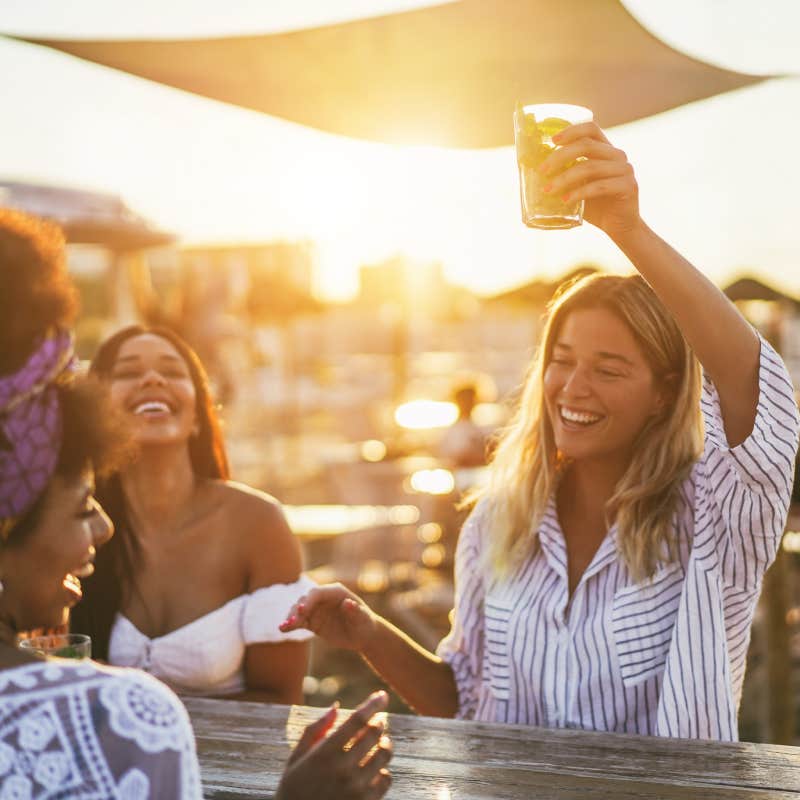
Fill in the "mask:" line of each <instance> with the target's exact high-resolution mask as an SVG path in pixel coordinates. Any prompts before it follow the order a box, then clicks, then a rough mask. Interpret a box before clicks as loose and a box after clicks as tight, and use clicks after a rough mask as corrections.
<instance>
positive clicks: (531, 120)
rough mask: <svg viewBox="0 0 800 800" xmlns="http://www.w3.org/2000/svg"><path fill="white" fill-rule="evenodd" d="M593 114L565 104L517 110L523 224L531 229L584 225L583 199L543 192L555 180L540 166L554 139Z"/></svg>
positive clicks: (520, 107)
mask: <svg viewBox="0 0 800 800" xmlns="http://www.w3.org/2000/svg"><path fill="white" fill-rule="evenodd" d="M591 120H592V112H591V111H590V110H589V109H588V108H584V107H583V106H572V105H567V104H565V103H538V104H534V105H528V106H522V105H520V104H517V108H516V110H515V111H514V141H515V143H516V147H517V165H518V166H519V196H520V203H521V205H522V221H523V222H524V223H525V224H526V225H527V226H528V227H529V228H574V227H575V226H576V225H580V224H581V223H582V222H583V200H572V201H570V200H567V201H564V200H562V199H561V198H560V197H553V196H552V195H550V194H548V193H547V192H546V191H544V188H545V187H546V186H547V184H548V183H549V182H550V181H551V180H552V178H551V177H548V176H547V175H542V174H540V173H539V172H538V169H537V168H538V167H539V165H540V164H541V163H542V162H543V161H544V160H545V159H546V158H547V156H548V155H550V153H552V152H553V151H554V150H555V149H556V147H557V145H556V144H555V143H554V142H553V136H555V135H556V134H557V133H558V132H559V131H563V130H564V128H567V127H569V126H570V125H576V124H578V123H581V122H591Z"/></svg>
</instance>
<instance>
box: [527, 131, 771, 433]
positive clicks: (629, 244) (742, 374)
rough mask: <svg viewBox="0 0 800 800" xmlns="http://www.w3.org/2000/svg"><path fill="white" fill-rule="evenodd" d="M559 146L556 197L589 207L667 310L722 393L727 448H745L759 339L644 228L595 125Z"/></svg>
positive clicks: (621, 166) (551, 161)
mask: <svg viewBox="0 0 800 800" xmlns="http://www.w3.org/2000/svg"><path fill="white" fill-rule="evenodd" d="M554 139H555V140H556V141H557V143H558V144H559V145H561V147H560V149H558V150H556V151H555V152H554V153H553V154H552V155H551V156H550V157H549V158H548V159H547V160H546V161H544V162H543V163H542V164H541V167H540V169H541V170H542V172H544V173H545V174H548V175H550V176H552V180H551V182H550V192H552V193H554V194H558V195H559V196H564V195H567V194H568V195H569V196H570V197H571V198H574V199H583V200H585V201H586V210H585V217H586V219H587V220H588V221H589V222H591V223H592V224H594V225H596V226H597V227H598V228H600V229H601V230H603V231H605V233H607V234H608V235H609V237H611V239H612V240H613V241H614V242H615V244H616V245H617V246H618V247H619V248H620V250H622V252H623V253H625V255H626V256H627V257H628V258H629V259H630V260H631V262H632V263H633V265H634V266H635V267H636V269H637V270H638V271H639V272H640V273H641V275H642V276H643V277H644V278H645V280H647V282H648V283H649V284H650V286H651V287H652V288H653V290H654V291H655V292H656V294H657V295H658V297H659V298H660V299H661V301H662V302H663V303H664V305H665V306H666V307H667V308H668V309H669V311H670V313H671V314H672V316H673V317H674V319H675V321H676V322H677V324H678V326H679V327H680V329H681V332H682V333H683V335H684V336H685V337H686V341H687V342H688V343H689V345H690V346H691V348H692V349H693V350H694V352H695V354H696V355H697V357H698V359H699V360H700V363H701V364H702V365H703V368H704V370H705V371H706V373H707V374H708V375H709V377H710V378H711V379H712V380H713V382H714V385H715V386H716V388H717V392H718V393H719V398H720V405H721V409H722V417H723V420H724V423H725V433H726V435H727V439H728V443H729V445H730V446H735V445H738V444H741V443H742V442H743V441H744V440H745V439H746V438H747V437H748V436H749V435H750V432H751V431H752V429H753V423H754V421H755V415H756V406H757V402H758V364H759V351H760V343H759V339H758V336H757V335H756V333H755V332H754V330H753V329H752V328H751V327H750V325H749V324H748V323H747V321H746V320H745V319H744V318H743V317H742V316H741V314H740V313H739V312H738V311H737V310H736V308H735V307H734V305H733V304H732V303H731V302H730V301H729V300H728V299H727V297H725V295H724V294H723V293H722V292H721V291H720V290H719V289H718V288H717V287H716V286H714V284H713V283H711V281H709V280H708V279H707V278H706V277H705V276H704V275H703V274H702V273H700V272H699V271H698V270H697V269H696V268H695V267H694V266H692V264H690V263H689V262H688V261H687V260H686V259H685V258H684V257H683V256H682V255H680V253H678V252H677V251H676V250H675V249H673V248H672V247H671V246H670V245H669V244H667V243H666V242H665V241H664V240H663V239H662V238H661V237H659V236H658V235H657V234H656V233H654V232H653V231H652V230H651V229H650V228H649V227H648V226H647V225H646V224H645V222H644V220H643V219H642V218H641V216H640V214H639V190H638V186H637V183H636V178H635V176H634V173H633V167H632V166H631V164H630V163H629V162H628V159H627V157H626V155H625V153H624V152H623V151H622V150H619V149H617V148H615V147H614V146H613V145H612V144H611V143H610V142H609V141H608V139H607V138H606V136H605V134H604V133H603V131H602V130H601V129H600V128H599V127H598V126H597V125H596V124H595V123H593V122H589V123H585V124H582V125H574V126H572V127H570V128H566V129H565V130H564V131H562V132H561V133H560V134H558V135H557V136H555V137H554ZM577 159H585V160H580V161H577V162H576V160H577ZM571 162H576V163H575V164H574V166H571V167H570V168H569V169H567V170H566V171H565V172H563V173H562V172H560V170H562V169H563V168H564V167H565V166H566V165H568V164H570V163H571Z"/></svg>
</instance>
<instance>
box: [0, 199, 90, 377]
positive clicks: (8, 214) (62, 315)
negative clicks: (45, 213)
mask: <svg viewBox="0 0 800 800" xmlns="http://www.w3.org/2000/svg"><path fill="white" fill-rule="evenodd" d="M64 244H65V243H64V234H63V233H62V232H61V229H60V228H59V227H58V226H57V225H55V224H53V223H52V222H46V221H45V220H43V219H39V218H38V217H34V216H31V215H30V214H25V213H23V212H21V211H16V210H14V209H11V208H0V319H2V320H3V324H2V325H0V374H7V373H9V372H14V371H15V370H17V369H19V367H21V366H22V365H23V364H24V363H25V361H26V360H27V358H28V356H29V355H30V353H31V351H32V349H33V346H34V344H35V342H36V341H37V340H38V339H39V338H40V337H41V335H42V333H43V332H44V331H46V330H47V329H48V328H50V327H52V326H54V325H58V326H60V327H63V328H69V327H70V326H71V325H72V322H73V320H74V319H75V314H76V313H77V309H78V295H77V291H76V290H75V287H74V286H73V285H72V283H71V281H70V279H69V275H68V274H67V268H66V256H65V248H64Z"/></svg>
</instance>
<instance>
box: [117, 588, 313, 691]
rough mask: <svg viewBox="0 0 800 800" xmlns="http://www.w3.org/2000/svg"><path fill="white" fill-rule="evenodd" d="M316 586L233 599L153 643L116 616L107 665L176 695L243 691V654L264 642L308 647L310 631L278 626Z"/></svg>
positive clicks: (129, 622) (269, 590) (257, 591)
mask: <svg viewBox="0 0 800 800" xmlns="http://www.w3.org/2000/svg"><path fill="white" fill-rule="evenodd" d="M314 586H316V584H315V583H314V581H312V580H311V578H309V577H307V576H305V575H302V576H301V577H300V579H299V580H297V581H295V582H294V583H276V584H273V585H272V586H266V587H264V588H263V589H258V590H256V591H255V592H253V593H252V594H243V595H240V596H239V597H235V598H234V599H233V600H231V601H229V602H228V603H226V604H225V605H223V606H220V607H219V608H216V609H214V611H211V612H209V613H208V614H204V615H203V616H202V617H198V618H197V619H195V620H193V621H192V622H189V623H188V624H186V625H183V626H182V627H180V628H176V629H175V630H174V631H170V632H169V633H167V634H165V635H164V636H158V637H156V638H155V639H150V638H148V637H147V636H145V635H144V634H143V633H142V632H141V631H140V630H139V629H138V628H137V627H136V626H135V625H134V624H133V623H132V622H131V621H130V620H129V619H128V618H127V617H125V616H124V615H123V614H117V617H116V619H115V621H114V626H113V628H112V630H111V640H110V642H109V648H108V656H109V661H110V662H111V663H112V664H115V665H117V666H120V667H138V668H139V669H143V670H145V671H146V672H149V673H150V674H151V675H153V676H154V677H156V678H158V679H159V680H162V681H164V683H166V684H167V685H168V686H170V687H171V688H172V689H174V690H175V691H176V692H178V694H186V695H197V696H211V695H214V696H219V695H225V694H236V693H237V692H242V691H244V690H245V688H246V686H245V677H244V651H245V647H247V645H249V644H256V643H261V642H275V643H277V642H284V641H305V640H307V639H310V638H311V637H312V636H313V634H312V633H311V632H310V631H305V630H301V631H291V632H289V633H283V632H282V631H280V630H279V629H278V625H279V624H280V623H281V622H283V620H284V619H286V614H287V613H288V611H289V609H290V608H291V607H292V604H293V603H294V602H295V601H296V600H298V599H299V598H300V597H301V596H302V595H304V594H305V593H306V592H308V591H310V590H311V589H313V588H314Z"/></svg>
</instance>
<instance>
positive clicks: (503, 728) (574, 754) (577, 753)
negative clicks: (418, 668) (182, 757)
mask: <svg viewBox="0 0 800 800" xmlns="http://www.w3.org/2000/svg"><path fill="white" fill-rule="evenodd" d="M186 706H187V708H188V709H189V713H190V715H191V717H192V722H193V725H194V728H195V733H196V736H197V745H198V755H199V757H200V764H201V769H202V772H203V781H204V787H205V792H206V797H208V798H215V799H216V800H223V798H226V799H228V798H230V799H232V798H245V797H250V798H254V797H264V796H268V795H269V794H270V793H271V792H274V790H275V788H276V786H277V783H278V779H279V776H280V772H281V770H282V769H283V765H284V763H285V762H286V759H287V757H288V755H289V752H290V751H291V747H292V745H293V744H294V743H295V742H296V741H297V739H298V738H299V736H300V733H301V732H302V729H303V728H304V727H305V725H307V724H308V723H309V722H311V721H313V720H314V719H316V718H317V717H318V716H319V715H320V714H321V713H322V712H323V709H318V708H309V707H306V706H294V707H289V706H277V705H260V704H256V703H238V702H234V701H220V700H198V699H187V700H186ZM340 716H341V718H344V712H343V713H342V714H341V715H340ZM389 731H390V734H391V736H392V739H393V740H394V745H395V754H396V755H395V758H394V760H393V762H392V772H393V775H394V784H393V787H392V789H391V791H390V793H389V795H388V796H389V798H393V797H394V798H401V797H402V798H403V799H404V800H418V799H419V800H421V799H422V798H426V800H479V799H481V800H482V799H483V798H486V799H487V800H488V799H489V798H501V797H502V798H508V800H516V799H517V798H532V797H535V798H537V800H539V799H540V798H554V800H565V798H572V797H575V798H578V797H581V798H587V797H588V798H597V800H599V798H606V797H607V798H621V799H623V800H624V799H625V798H635V797H639V798H663V800H673V799H674V800H678V798H687V799H691V800H695V799H697V800H699V798H709V800H716V798H720V799H721V798H731V800H767V798H769V799H770V800H777V799H778V798H795V800H798V798H800V750H798V749H795V748H791V747H783V746H778V745H756V744H750V743H721V742H697V741H690V740H681V739H661V738H652V737H643V736H623V735H618V734H607V733H595V732H588V731H577V730H549V729H543V728H531V727H524V726H515V725H495V724H490V723H478V722H462V721H457V720H443V719H434V718H430V717H413V716H403V715H392V716H390V718H389Z"/></svg>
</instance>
